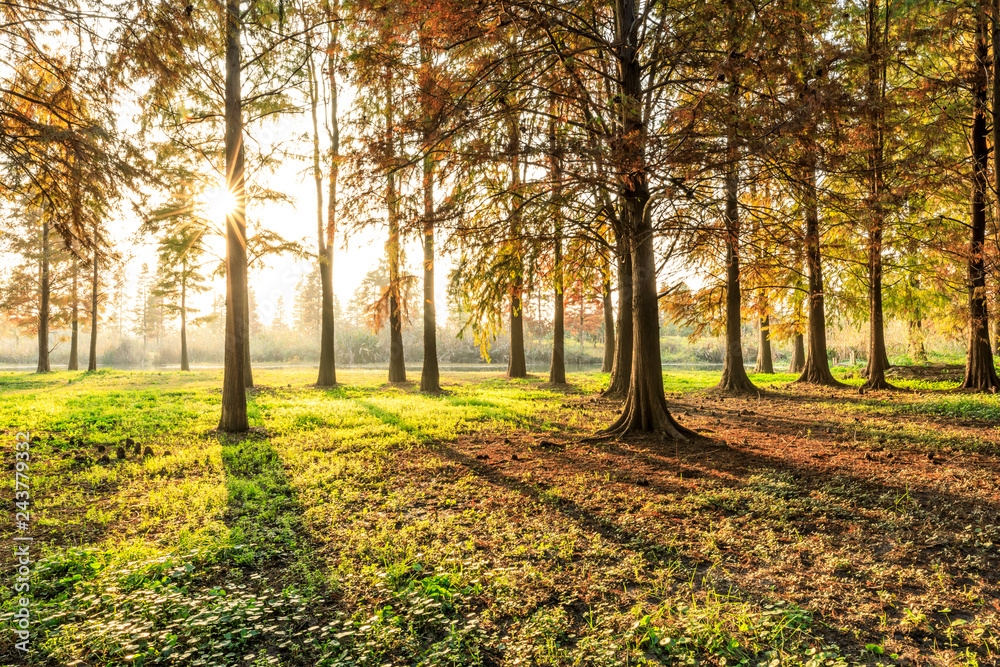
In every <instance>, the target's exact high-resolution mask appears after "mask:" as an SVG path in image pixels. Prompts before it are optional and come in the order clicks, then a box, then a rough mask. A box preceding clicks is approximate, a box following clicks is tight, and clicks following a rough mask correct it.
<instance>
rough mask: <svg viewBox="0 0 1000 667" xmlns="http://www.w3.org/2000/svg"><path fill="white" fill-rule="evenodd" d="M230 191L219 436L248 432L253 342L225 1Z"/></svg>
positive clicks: (234, 57)
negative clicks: (250, 348)
mask: <svg viewBox="0 0 1000 667" xmlns="http://www.w3.org/2000/svg"><path fill="white" fill-rule="evenodd" d="M225 37H226V187H227V188H228V189H229V192H230V193H231V194H232V196H233V200H234V206H233V210H232V211H230V212H229V213H227V215H226V345H225V367H224V371H223V379H222V414H221V417H220V419H219V430H220V431H225V432H229V433H243V432H246V431H247V430H249V428H250V425H249V421H248V419H247V396H246V376H247V372H248V371H247V369H246V368H245V367H246V365H247V363H246V361H247V356H248V342H249V310H250V309H249V295H248V293H247V252H246V183H245V181H244V174H243V158H244V154H243V106H242V102H241V93H240V3H239V0H226V25H225Z"/></svg>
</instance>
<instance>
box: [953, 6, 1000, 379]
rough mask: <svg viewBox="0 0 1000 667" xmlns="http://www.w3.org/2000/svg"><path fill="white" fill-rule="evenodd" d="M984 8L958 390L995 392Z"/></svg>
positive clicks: (979, 22) (982, 11)
mask: <svg viewBox="0 0 1000 667" xmlns="http://www.w3.org/2000/svg"><path fill="white" fill-rule="evenodd" d="M986 20H987V19H986V7H985V6H984V4H979V5H977V7H976V44H975V56H976V68H975V73H974V76H973V79H972V82H971V83H972V93H973V96H974V102H973V117H972V203H971V218H972V220H971V222H972V237H971V239H970V240H969V260H968V270H969V277H968V280H969V335H970V340H969V352H968V357H967V359H966V363H965V378H964V379H963V380H962V385H961V388H963V389H972V390H976V391H993V392H995V391H997V389H998V388H1000V379H998V378H997V372H996V368H995V367H994V365H993V353H992V352H991V350H990V329H989V311H988V308H987V305H986V302H987V296H986V259H985V257H984V254H985V241H986V219H987V214H986V193H987V190H988V189H989V181H988V178H987V170H986V163H987V160H988V159H989V146H988V145H987V141H986V127H987V118H986V113H987V112H986V95H987V89H988V85H987V83H988V77H989V62H988V61H987V58H988V49H987V23H986Z"/></svg>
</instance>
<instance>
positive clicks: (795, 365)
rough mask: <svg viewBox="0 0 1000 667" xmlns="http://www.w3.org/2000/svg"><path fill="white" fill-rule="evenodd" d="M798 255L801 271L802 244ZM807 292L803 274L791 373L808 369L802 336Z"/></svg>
mask: <svg viewBox="0 0 1000 667" xmlns="http://www.w3.org/2000/svg"><path fill="white" fill-rule="evenodd" d="M796 253H797V254H796V265H797V266H798V268H799V269H803V263H804V262H803V257H802V246H801V244H797V250H796ZM805 292H806V290H805V286H804V285H803V284H802V274H801V273H800V274H799V276H798V278H796V286H795V295H794V296H793V300H794V308H795V335H794V336H793V337H792V358H791V360H790V361H789V363H788V372H789V373H801V372H802V371H804V370H805V369H806V346H805V336H804V335H803V334H802V323H803V319H804V315H803V313H802V311H803V309H804V307H805V298H806V297H804V296H802V294H803V293H805Z"/></svg>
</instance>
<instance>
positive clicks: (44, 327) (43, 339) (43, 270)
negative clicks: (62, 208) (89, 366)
mask: <svg viewBox="0 0 1000 667" xmlns="http://www.w3.org/2000/svg"><path fill="white" fill-rule="evenodd" d="M38 270H39V273H40V274H41V275H40V276H39V278H40V279H39V281H38V282H39V285H40V286H41V293H40V294H39V299H38V302H39V305H38V367H37V368H36V369H35V372H36V373H48V372H50V371H51V370H52V369H51V368H50V367H49V310H50V298H51V294H50V291H51V285H50V283H49V281H50V276H49V220H48V218H47V217H45V214H44V213H43V214H42V258H41V262H40V265H39V269H38Z"/></svg>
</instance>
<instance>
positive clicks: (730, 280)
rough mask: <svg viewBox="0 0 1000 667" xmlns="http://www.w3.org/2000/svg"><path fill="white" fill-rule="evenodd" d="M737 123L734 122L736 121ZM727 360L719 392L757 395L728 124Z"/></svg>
mask: <svg viewBox="0 0 1000 667" xmlns="http://www.w3.org/2000/svg"><path fill="white" fill-rule="evenodd" d="M735 91H736V86H735V83H734V84H733V85H732V86H731V89H730V95H729V97H730V103H731V106H732V108H731V110H730V112H731V113H732V114H733V115H734V116H735V115H736V114H737V109H736V101H735ZM734 120H735V119H734ZM726 153H727V161H728V164H727V165H726V357H725V361H724V362H723V365H722V378H721V379H720V380H719V384H717V385H716V389H717V390H719V391H722V392H726V393H732V394H750V393H753V394H756V393H758V389H757V387H755V386H754V384H753V382H751V381H750V378H749V377H747V369H746V367H745V366H744V365H743V341H742V337H741V333H742V332H741V327H742V322H741V317H740V307H741V305H742V299H741V295H740V210H739V149H738V147H737V145H736V128H735V125H734V123H733V122H730V123H729V128H728V131H727V136H726Z"/></svg>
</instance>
